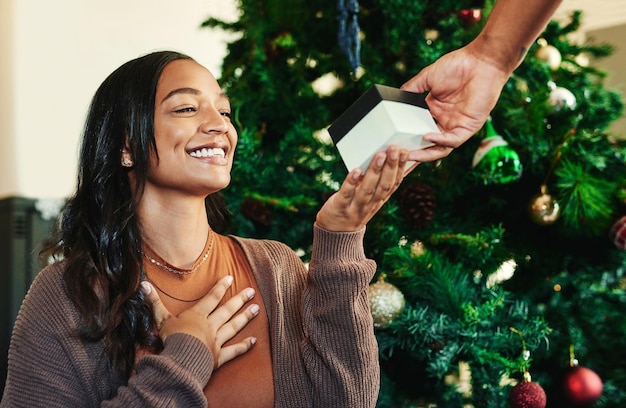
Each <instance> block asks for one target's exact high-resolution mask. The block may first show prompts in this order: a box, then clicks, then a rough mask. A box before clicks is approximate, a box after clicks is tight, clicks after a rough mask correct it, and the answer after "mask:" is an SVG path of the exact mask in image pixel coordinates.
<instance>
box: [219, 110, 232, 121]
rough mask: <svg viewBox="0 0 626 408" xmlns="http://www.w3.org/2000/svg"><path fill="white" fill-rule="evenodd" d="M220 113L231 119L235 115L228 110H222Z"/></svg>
mask: <svg viewBox="0 0 626 408" xmlns="http://www.w3.org/2000/svg"><path fill="white" fill-rule="evenodd" d="M220 114H221V115H222V116H224V117H226V118H228V119H231V118H232V117H233V114H232V113H230V112H228V111H223V112H220Z"/></svg>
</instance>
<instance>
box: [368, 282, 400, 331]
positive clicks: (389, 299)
mask: <svg viewBox="0 0 626 408" xmlns="http://www.w3.org/2000/svg"><path fill="white" fill-rule="evenodd" d="M368 295H369V300H370V308H371V311H372V317H373V318H374V327H376V328H379V329H384V328H386V327H387V326H389V323H391V322H392V321H393V320H394V319H395V318H396V317H398V315H399V314H400V313H401V312H402V310H403V309H404V305H405V300H404V295H403V294H402V292H401V291H400V289H398V288H397V287H395V286H394V285H392V284H391V283H388V282H385V280H384V277H383V276H382V275H381V277H380V278H378V281H377V282H376V283H372V284H371V285H370V286H369V290H368Z"/></svg>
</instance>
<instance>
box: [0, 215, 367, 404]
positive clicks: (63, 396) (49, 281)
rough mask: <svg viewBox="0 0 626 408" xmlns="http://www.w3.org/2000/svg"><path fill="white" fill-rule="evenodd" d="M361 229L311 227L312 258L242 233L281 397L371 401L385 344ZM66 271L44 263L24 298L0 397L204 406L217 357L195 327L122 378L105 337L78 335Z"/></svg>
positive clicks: (330, 401) (310, 401) (277, 400)
mask: <svg viewBox="0 0 626 408" xmlns="http://www.w3.org/2000/svg"><path fill="white" fill-rule="evenodd" d="M363 235H364V230H362V231H359V232H354V233H336V232H329V231H325V230H322V229H320V228H317V227H315V230H314V239H313V252H312V258H311V262H310V264H309V268H308V270H307V268H306V267H305V266H304V265H303V264H302V262H301V260H300V259H299V258H298V256H297V255H296V254H295V253H294V252H293V251H292V250H291V249H290V248H288V247H287V246H286V245H284V244H281V243H279V242H276V241H269V240H253V239H245V238H236V239H237V242H239V244H240V245H241V247H242V248H243V250H244V252H245V255H246V257H247V259H248V261H249V262H250V265H251V267H252V270H253V273H254V276H255V278H256V280H257V283H258V286H259V290H260V291H261V295H262V297H263V301H264V303H265V307H266V309H267V314H268V319H269V328H270V336H271V342H272V343H271V348H272V362H273V374H274V395H275V406H276V407H285V408H305V407H320V408H333V407H337V408H344V407H345V408H348V407H354V408H367V407H374V406H375V405H376V400H377V396H378V389H379V366H378V352H377V350H378V348H377V344H376V339H375V337H374V328H373V323H372V318H371V314H370V310H369V303H368V298H367V288H368V285H369V282H370V280H371V279H372V277H373V275H374V272H375V269H376V266H375V263H374V262H373V261H372V260H368V259H366V258H365V255H364V251H363ZM62 273H63V263H62V262H59V263H56V264H53V265H50V266H48V267H46V268H45V269H43V270H42V271H41V272H40V273H39V274H38V275H37V277H36V279H35V281H34V282H33V284H32V286H31V288H30V290H29V292H28V294H27V296H26V298H25V300H24V302H23V304H22V307H21V309H20V313H19V315H18V318H17V321H16V324H15V327H14V331H13V335H12V339H11V345H10V349H9V366H8V377H7V382H6V386H5V390H4V394H3V398H2V401H1V402H0V408H9V407H10V408H14V407H28V408H33V407H46V408H54V407H59V408H68V407H72V408H74V407H97V406H101V407H126V408H128V407H184V408H190V407H205V406H206V400H205V397H204V394H203V392H202V389H203V388H204V386H205V385H206V384H207V382H208V381H209V378H210V377H211V373H212V367H213V359H212V355H211V353H210V352H209V350H208V349H207V348H206V347H205V346H204V344H203V343H202V342H201V341H200V340H199V339H196V338H195V337H193V336H190V335H186V334H175V335H172V336H170V337H168V339H167V341H166V342H165V347H164V349H163V351H162V352H161V353H160V354H158V355H148V356H145V357H143V358H141V360H140V361H139V364H138V365H137V374H136V375H134V376H133V377H132V378H131V379H130V380H129V381H128V382H125V381H123V380H122V379H121V378H119V376H117V375H116V374H115V370H111V369H110V367H109V364H108V361H107V359H106V357H105V355H104V347H103V343H102V341H100V342H96V343H85V342H83V341H81V340H80V339H79V338H77V337H76V334H75V333H76V327H77V325H78V324H79V317H78V314H77V312H76V310H75V308H74V306H73V304H72V302H71V301H70V300H69V298H68V297H67V295H66V293H65V291H64V289H63V283H62V279H61V276H62ZM242 391H245V384H242ZM220 408H221V407H220Z"/></svg>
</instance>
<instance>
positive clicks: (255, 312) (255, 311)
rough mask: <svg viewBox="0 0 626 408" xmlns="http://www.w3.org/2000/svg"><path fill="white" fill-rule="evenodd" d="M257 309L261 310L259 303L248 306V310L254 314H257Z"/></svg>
mask: <svg viewBox="0 0 626 408" xmlns="http://www.w3.org/2000/svg"><path fill="white" fill-rule="evenodd" d="M259 310H261V308H260V307H259V305H252V306H250V311H251V312H252V313H254V314H255V315H257V314H259Z"/></svg>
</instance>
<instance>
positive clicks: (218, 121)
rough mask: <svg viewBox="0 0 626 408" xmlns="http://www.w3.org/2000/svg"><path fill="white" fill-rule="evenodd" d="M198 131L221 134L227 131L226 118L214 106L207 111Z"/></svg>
mask: <svg viewBox="0 0 626 408" xmlns="http://www.w3.org/2000/svg"><path fill="white" fill-rule="evenodd" d="M200 131H201V132H202V133H206V134H222V133H226V132H227V131H228V122H227V119H226V118H225V117H224V116H223V115H222V114H221V113H220V112H219V111H218V110H217V109H215V108H212V109H210V110H208V111H207V113H206V115H205V117H204V118H203V122H202V123H201V125H200Z"/></svg>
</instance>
